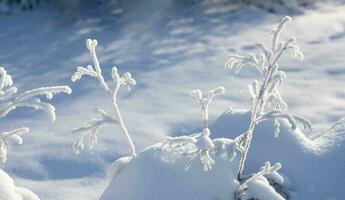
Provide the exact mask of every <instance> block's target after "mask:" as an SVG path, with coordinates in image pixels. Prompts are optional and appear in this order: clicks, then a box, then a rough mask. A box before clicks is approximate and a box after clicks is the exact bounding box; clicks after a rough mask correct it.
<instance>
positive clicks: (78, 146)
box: [71, 39, 136, 157]
mask: <svg viewBox="0 0 345 200" xmlns="http://www.w3.org/2000/svg"><path fill="white" fill-rule="evenodd" d="M85 44H86V48H87V49H88V50H89V53H90V56H91V59H92V62H93V65H88V66H87V67H81V66H80V67H78V68H77V71H76V72H75V73H74V74H73V76H72V77H71V80H72V81H73V82H75V81H78V80H79V79H81V78H82V77H83V76H84V75H86V76H90V77H94V78H96V79H97V80H98V82H99V84H100V86H101V87H102V89H103V90H104V91H105V92H106V94H107V95H108V96H109V97H110V98H111V102H112V105H113V108H114V111H115V115H116V118H112V117H110V116H109V115H108V114H106V113H105V111H103V110H98V112H99V114H100V115H101V116H100V118H93V119H91V120H90V121H89V122H87V123H86V124H85V125H84V126H83V127H81V128H78V129H76V130H75V131H74V133H78V134H79V137H78V139H77V141H75V142H74V143H73V149H74V151H75V152H76V153H79V152H80V150H83V149H84V139H85V136H86V135H87V133H90V139H89V141H90V144H89V147H90V148H91V149H92V148H93V147H94V145H95V144H96V143H97V133H98V130H99V129H100V128H101V127H102V126H103V125H105V124H109V123H116V124H118V125H119V126H120V128H121V130H122V132H123V133H124V135H125V136H126V138H127V141H128V144H129V146H130V148H131V156H133V157H134V156H136V150H135V146H134V143H133V140H132V137H131V136H130V134H129V133H128V130H127V127H126V126H125V123H124V121H123V118H122V114H121V112H120V109H119V106H118V104H117V93H118V91H119V89H120V87H121V86H126V87H128V89H129V90H130V89H131V87H133V86H134V85H136V81H135V80H134V79H133V78H132V75H131V74H130V73H129V72H126V73H124V74H123V75H120V74H119V73H118V69H117V68H116V67H113V68H112V72H111V77H112V80H113V85H112V86H111V87H110V86H109V85H108V84H107V83H106V81H105V80H104V78H103V75H102V69H101V66H100V64H99V61H98V57H97V54H96V46H97V44H98V42H97V40H94V39H87V40H86V43H85Z"/></svg>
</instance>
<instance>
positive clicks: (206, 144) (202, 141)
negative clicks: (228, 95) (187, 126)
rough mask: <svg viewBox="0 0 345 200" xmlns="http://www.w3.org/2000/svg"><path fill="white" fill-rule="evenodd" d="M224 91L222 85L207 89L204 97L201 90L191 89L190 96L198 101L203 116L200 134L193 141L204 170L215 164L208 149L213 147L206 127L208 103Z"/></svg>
mask: <svg viewBox="0 0 345 200" xmlns="http://www.w3.org/2000/svg"><path fill="white" fill-rule="evenodd" d="M224 92H225V89H224V87H217V88H215V89H213V90H209V91H208V93H207V96H206V97H203V96H202V92H201V91H200V90H199V89H197V90H193V91H192V93H191V94H192V96H193V97H194V98H195V99H196V101H197V102H198V103H199V105H200V107H201V110H202V116H203V131H202V135H201V136H200V137H199V138H197V141H196V143H195V145H196V148H197V152H198V153H199V156H200V161H201V163H202V164H203V166H204V171H209V170H211V169H212V166H213V165H214V164H215V162H214V160H213V159H212V157H211V156H210V154H209V151H210V150H211V149H212V148H213V147H214V144H213V142H212V140H211V138H210V135H211V132H210V129H209V128H208V108H209V104H210V103H211V102H212V100H213V98H214V97H215V96H218V95H220V94H223V93H224Z"/></svg>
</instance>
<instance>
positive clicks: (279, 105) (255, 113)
mask: <svg viewBox="0 0 345 200" xmlns="http://www.w3.org/2000/svg"><path fill="white" fill-rule="evenodd" d="M289 21H291V17H284V18H283V19H282V21H281V22H280V24H279V25H278V26H277V28H275V29H273V31H272V44H271V47H270V48H267V47H266V46H265V45H264V44H257V47H258V49H259V52H258V53H256V54H253V53H250V54H249V55H246V56H241V55H230V56H229V57H228V61H227V63H226V64H225V68H226V69H234V70H235V71H236V73H238V72H239V71H240V70H241V69H242V68H243V67H245V66H252V67H255V68H256V69H257V70H258V71H259V72H260V74H261V75H262V76H263V78H262V80H261V81H260V82H259V81H258V80H254V82H253V84H252V85H249V86H248V87H249V92H250V97H251V121H250V124H249V127H248V130H247V131H246V132H244V133H242V134H241V135H240V136H239V137H238V138H236V142H237V145H238V149H239V150H240V151H241V152H242V158H241V162H240V168H239V173H238V179H239V180H241V175H242V171H243V168H244V165H245V161H246V157H247V153H248V150H249V148H250V143H251V140H252V137H253V132H254V129H255V127H256V126H257V124H259V123H260V122H262V121H265V120H267V119H273V120H274V128H275V136H276V137H278V136H279V126H280V123H279V120H280V119H286V120H288V122H289V123H290V124H291V128H292V129H296V128H297V123H301V124H302V125H303V126H304V128H306V129H311V124H310V122H309V121H307V120H305V119H303V118H301V117H298V116H293V115H290V114H287V113H286V112H285V111H286V110H287V104H286V103H285V101H284V99H283V98H282V96H281V93H280V91H279V88H278V86H279V85H280V84H281V83H282V82H283V81H284V79H285V78H286V74H285V73H284V72H283V71H281V70H280V68H279V64H278V61H279V59H280V58H281V56H282V55H283V54H284V53H285V52H286V51H290V52H291V55H292V56H293V57H294V58H297V59H299V60H300V61H302V60H303V53H302V52H301V51H300V48H299V46H297V45H296V44H295V43H296V39H294V38H290V39H289V40H287V41H280V40H279V35H280V32H281V30H282V28H283V27H284V26H285V25H286V23H288V22H289Z"/></svg>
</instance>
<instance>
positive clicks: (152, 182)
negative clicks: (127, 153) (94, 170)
mask: <svg viewBox="0 0 345 200" xmlns="http://www.w3.org/2000/svg"><path fill="white" fill-rule="evenodd" d="M214 143H215V146H218V147H220V148H219V149H218V150H217V151H212V152H210V153H211V156H212V157H213V158H214V160H215V165H214V166H213V168H212V170H210V171H208V172H205V171H204V170H203V165H202V164H201V162H200V160H199V159H197V158H195V155H193V154H192V153H190V150H191V149H190V148H189V147H188V146H186V147H183V148H178V149H175V148H174V149H173V150H167V149H166V148H165V147H164V146H165V145H164V144H156V145H153V146H151V147H148V148H146V149H145V150H143V151H142V152H141V153H140V154H139V155H138V156H137V157H136V158H134V159H133V160H131V161H130V162H129V163H127V166H126V167H125V168H122V171H121V173H120V174H117V176H116V178H114V179H113V180H112V182H111V183H110V185H109V187H108V188H107V189H106V191H105V192H104V193H103V195H102V197H101V200H115V199H122V200H140V199H143V200H144V199H150V200H162V199H164V200H175V199H186V197H188V198H189V199H197V200H210V199H217V200H227V199H229V197H231V196H233V194H234V193H235V191H236V189H237V188H238V186H239V183H238V182H237V181H236V174H237V173H236V171H237V170H238V159H237V158H235V159H230V158H229V157H230V156H231V155H232V152H233V142H232V140H228V139H217V140H214ZM193 158H195V159H193ZM189 166H190V167H189ZM187 167H189V168H188V170H186V168H187Z"/></svg>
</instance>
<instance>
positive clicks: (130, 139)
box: [112, 98, 137, 157]
mask: <svg viewBox="0 0 345 200" xmlns="http://www.w3.org/2000/svg"><path fill="white" fill-rule="evenodd" d="M112 103H113V107H114V110H115V113H116V116H117V119H118V121H119V125H120V127H121V129H122V131H123V132H124V134H125V136H126V138H127V141H128V143H129V146H130V148H131V155H132V156H133V157H135V156H137V154H136V150H135V146H134V143H133V140H132V138H131V136H130V135H129V133H128V130H127V128H126V126H125V123H124V121H123V118H122V115H121V112H120V109H119V106H118V104H117V101H116V98H113V100H112Z"/></svg>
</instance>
